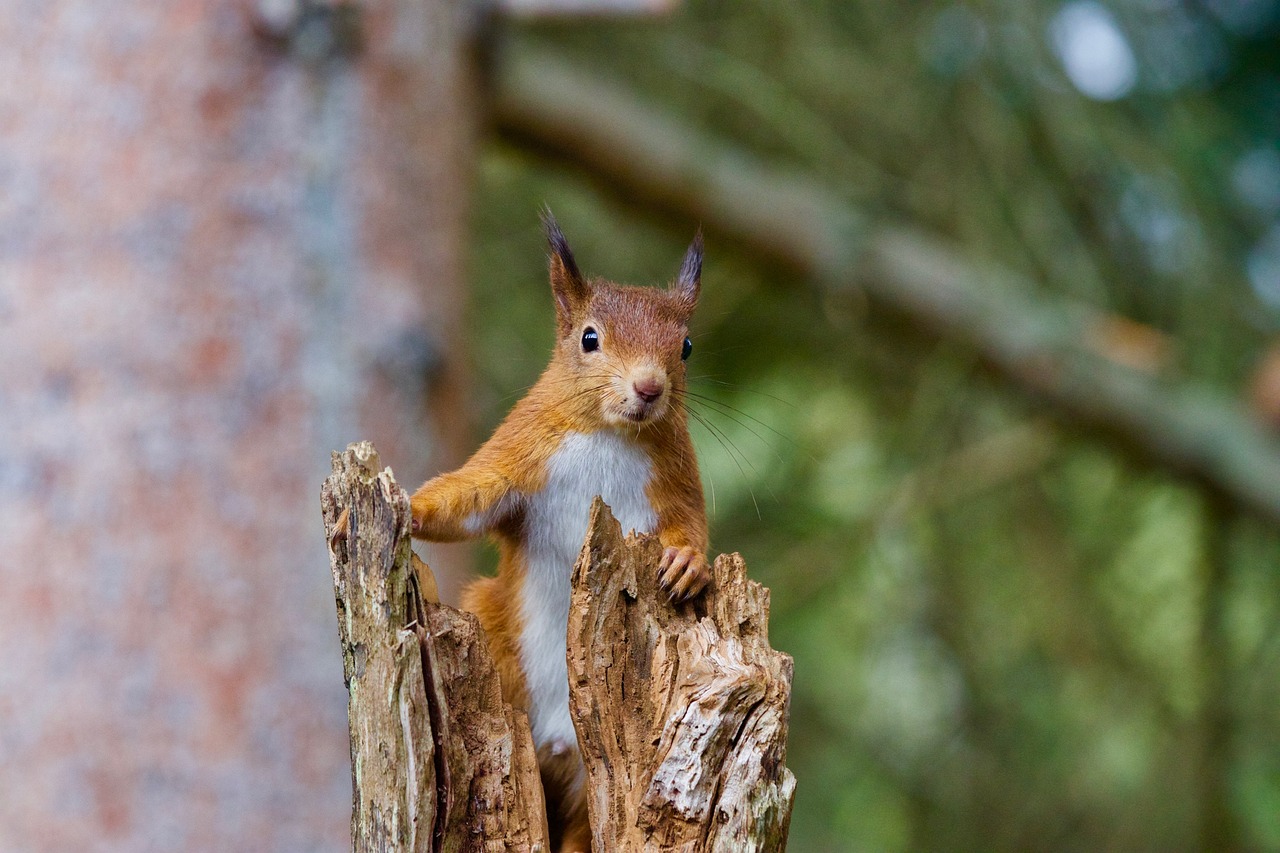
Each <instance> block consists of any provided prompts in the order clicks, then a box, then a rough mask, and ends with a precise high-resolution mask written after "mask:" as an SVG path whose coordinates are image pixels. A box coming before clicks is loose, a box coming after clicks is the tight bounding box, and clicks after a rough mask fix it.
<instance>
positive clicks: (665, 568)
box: [658, 546, 711, 602]
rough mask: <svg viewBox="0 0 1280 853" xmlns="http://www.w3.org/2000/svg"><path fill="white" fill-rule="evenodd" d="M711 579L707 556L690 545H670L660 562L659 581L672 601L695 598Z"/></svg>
mask: <svg viewBox="0 0 1280 853" xmlns="http://www.w3.org/2000/svg"><path fill="white" fill-rule="evenodd" d="M709 580H711V571H710V568H709V567H708V566H707V558H706V557H705V556H703V555H702V554H700V553H698V552H697V551H696V550H694V549H693V548H691V547H689V546H685V547H683V548H676V547H674V546H673V547H669V548H667V549H666V550H665V551H663V552H662V560H661V561H659V563H658V583H659V584H660V585H661V586H662V589H663V590H665V591H667V592H669V593H670V598H671V601H672V602H677V601H683V600H686V599H690V598H693V597H694V596H695V595H697V594H698V593H700V592H702V590H703V589H704V588H705V587H706V585H707V582H708V581H709Z"/></svg>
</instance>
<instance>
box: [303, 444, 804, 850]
mask: <svg viewBox="0 0 1280 853" xmlns="http://www.w3.org/2000/svg"><path fill="white" fill-rule="evenodd" d="M380 466H381V463H380V461H379V460H378V456H377V453H376V452H375V451H374V450H373V446H372V445H371V444H369V443H368V442H361V443H359V444H354V445H352V446H351V447H349V448H348V449H347V450H346V452H344V453H341V454H337V453H335V454H334V461H333V474H332V475H331V476H330V477H329V479H328V480H327V481H326V482H325V485H324V488H323V490H322V494H321V504H322V510H323V514H324V520H325V530H326V533H327V534H330V535H331V534H332V531H333V529H334V526H335V524H336V521H337V519H338V517H339V515H340V514H341V513H342V511H343V510H344V509H345V510H346V511H347V513H348V527H347V531H348V532H347V536H346V537H345V539H339V540H337V541H336V542H334V543H333V545H332V547H331V549H330V561H331V565H332V568H333V582H334V592H335V596H336V599H337V609H338V625H339V633H340V635H341V641H342V658H343V673H344V676H345V678H346V682H347V689H348V691H349V697H350V703H349V725H350V734H351V766H352V792H353V798H352V814H351V832H352V843H353V850H356V851H360V853H363V851H374V850H376V851H406V853H416V851H437V850H445V851H453V850H484V851H504V850H512V851H516V850H521V851H523V850H538V849H545V847H546V844H547V838H546V836H547V822H546V813H545V806H544V803H543V795H542V785H541V781H540V779H539V776H538V767H537V757H536V755H535V753H534V748H533V741H532V738H531V736H530V733H529V723H528V719H527V717H526V716H525V715H524V714H523V713H521V712H519V711H515V710H513V709H512V708H511V706H510V705H507V704H506V703H504V702H503V701H502V696H501V691H500V684H499V680H498V674H497V672H496V670H495V669H494V666H493V660H492V658H491V657H490V655H489V652H488V650H487V648H486V646H485V642H484V639H483V633H482V632H481V630H480V627H479V625H478V623H477V622H476V619H475V617H474V616H471V615H470V614H467V613H462V612H459V611H457V610H454V609H453V608H450V607H446V606H443V605H440V604H438V603H435V602H432V601H427V600H424V597H423V596H422V595H421V594H420V592H419V590H420V589H427V588H430V587H431V581H430V579H429V574H430V569H428V568H427V567H426V565H425V564H423V563H421V561H418V560H416V558H415V557H414V556H413V552H412V551H411V550H410V547H409V545H410V538H409V523H410V513H409V496H408V494H407V493H406V492H405V491H404V490H403V489H401V488H400V487H399V486H398V485H396V482H395V479H394V477H393V476H392V474H391V471H390V470H389V469H387V470H379V469H380ZM661 551H662V549H661V547H660V546H659V545H658V542H657V540H656V539H655V538H654V537H652V536H641V537H628V538H627V539H625V540H624V539H623V537H622V533H621V530H620V529H619V527H618V523H617V522H616V521H615V520H614V519H613V516H612V515H611V514H610V513H609V510H608V507H606V506H605V505H604V504H603V502H601V501H600V500H599V499H598V498H597V500H596V503H595V505H594V506H593V508H592V515H591V524H590V528H589V531H588V534H587V539H586V542H585V543H584V547H583V552H582V554H581V556H580V557H579V559H578V563H577V565H576V566H575V567H574V576H573V577H574V584H573V598H572V603H571V610H570V623H569V637H568V654H569V673H570V697H571V698H570V705H571V710H572V712H573V716H574V724H575V726H576V727H577V730H578V741H579V745H580V747H581V749H582V752H583V756H584V762H585V764H586V767H587V776H588V786H589V795H588V796H589V810H590V815H591V823H592V827H593V839H594V840H593V845H594V847H593V849H595V850H598V851H631V850H634V851H639V850H681V851H688V853H697V851H712V850H725V851H730V850H732V851H739V850H760V851H773V850H782V849H784V848H785V845H786V834H787V829H788V825H789V821H790V816H791V803H792V797H793V795H794V792H795V777H794V776H792V774H791V771H790V770H788V769H787V768H786V767H785V766H784V765H783V762H784V760H785V757H786V734H787V716H788V709H789V701H790V689H791V671H792V664H791V658H790V657H788V656H787V655H785V654H782V653H780V652H776V651H774V650H772V649H771V648H769V641H768V615H769V594H768V591H767V590H765V589H764V588H763V587H761V586H760V585H759V584H757V583H754V582H752V581H749V580H747V578H746V566H745V565H744V563H743V561H742V558H741V557H739V556H738V555H736V554H734V555H728V556H721V557H720V558H719V559H717V560H716V562H715V566H714V580H713V584H712V587H711V588H710V589H709V590H708V592H707V593H705V594H704V596H703V597H702V598H700V599H698V600H697V602H696V603H693V604H685V605H681V606H679V607H676V606H673V605H672V604H670V603H669V602H667V601H666V600H665V599H663V598H662V596H661V594H660V592H659V590H658V587H657V582H656V578H657V573H656V571H655V567H656V565H657V563H658V560H659V558H660V556H661Z"/></svg>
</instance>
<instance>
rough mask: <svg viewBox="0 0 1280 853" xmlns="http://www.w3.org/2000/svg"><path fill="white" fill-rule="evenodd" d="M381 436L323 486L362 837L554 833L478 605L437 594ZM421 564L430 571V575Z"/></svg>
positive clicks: (403, 845) (362, 844)
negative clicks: (380, 449)
mask: <svg viewBox="0 0 1280 853" xmlns="http://www.w3.org/2000/svg"><path fill="white" fill-rule="evenodd" d="M380 467H381V463H380V462H379V460H378V454H377V452H376V451H375V450H374V449H373V445H371V444H369V443H368V442H360V443H358V444H353V445H351V446H350V447H348V448H347V450H346V451H345V452H344V453H341V454H338V453H335V454H333V474H332V475H330V477H329V478H328V479H327V480H326V481H325V484H324V487H323V489H322V492H321V506H322V510H323V513H324V521H325V534H326V537H328V538H330V539H331V540H332V534H333V530H334V526H335V525H336V523H337V519H338V516H339V515H340V514H341V513H342V511H343V510H344V509H345V510H346V512H347V517H348V521H347V535H346V537H345V538H344V539H340V540H338V541H336V542H333V543H332V546H331V548H330V551H329V558H330V564H331V567H332V569H333V588H334V594H335V597H336V599H337V608H338V629H339V633H340V635H341V641H342V664H343V667H342V668H343V675H344V677H345V679H346V683H347V690H348V692H349V695H350V700H349V704H348V722H349V727H350V733H351V784H352V803H351V839H352V850H354V851H357V852H358V853H364V851H388V853H389V852H390V851H405V853H418V851H472V850H475V851H480V850H483V851H486V853H497V851H505V850H511V851H531V850H539V849H541V850H545V849H546V847H547V818H546V812H545V808H544V805H543V799H542V784H541V782H540V781H539V777H538V760H537V756H536V755H535V754H534V751H533V738H532V736H531V735H530V733H529V721H528V719H527V718H526V717H525V715H524V714H523V713H522V712H520V711H516V710H513V709H512V708H511V706H510V705H508V704H506V703H505V702H503V701H502V692H501V685H500V683H499V681H498V673H497V670H495V669H494V666H493V659H492V658H491V657H490V655H489V650H488V647H487V646H486V644H485V642H484V640H483V633H482V632H481V630H480V625H479V623H478V622H477V621H476V618H475V617H474V616H472V615H471V614H469V613H463V612H461V611H459V610H455V609H453V608H452V607H446V606H444V605H441V604H438V603H434V602H431V601H425V600H424V599H423V596H422V595H421V594H420V592H419V590H420V588H421V587H422V586H424V585H426V586H429V587H430V588H434V581H433V580H431V581H428V580H427V578H429V577H430V569H429V568H427V566H426V564H425V563H422V562H421V561H420V560H417V559H416V558H415V557H414V555H413V551H412V550H411V548H410V542H411V540H410V536H409V522H410V513H409V495H408V493H407V492H405V490H404V489H402V488H400V486H398V485H397V484H396V481H395V477H394V476H392V474H391V470H390V469H386V470H381V471H380V470H379V468H380ZM420 576H421V578H422V580H421V581H420V580H419V577H420Z"/></svg>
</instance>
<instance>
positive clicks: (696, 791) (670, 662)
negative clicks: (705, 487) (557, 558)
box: [568, 498, 795, 853]
mask: <svg viewBox="0 0 1280 853" xmlns="http://www.w3.org/2000/svg"><path fill="white" fill-rule="evenodd" d="M661 553H662V548H661V546H660V545H659V544H658V541H657V539H656V537H653V536H628V537H626V538H625V539H624V538H623V536H622V531H621V529H620V528H619V526H618V523H617V522H616V521H615V520H614V518H613V516H612V514H611V513H610V512H609V509H608V507H607V506H605V504H604V503H603V502H602V501H600V500H599V499H598V498H597V499H596V502H595V505H594V506H593V507H592V510H591V523H590V526H589V529H588V531H587V540H586V542H585V543H584V547H583V551H582V554H581V555H580V556H579V558H578V562H577V565H576V566H575V567H574V572H573V598H572V604H571V605H570V608H569V636H568V661H569V691H570V699H569V704H570V708H571V710H572V713H573V720H574V725H575V726H576V728H577V732H578V743H579V746H580V748H581V750H582V754H583V760H584V762H585V764H586V767H587V777H588V782H587V789H588V806H589V810H590V814H591V826H592V837H593V842H592V843H593V849H594V850H599V851H640V850H680V851H688V852H689V853H695V851H713V850H716V851H719V850H723V851H730V850H732V851H750V850H760V851H773V850H782V849H784V848H785V846H786V836H787V828H788V825H789V822H790V818H791V804H792V799H793V796H794V793H795V777H794V776H793V775H792V774H791V771H790V770H788V769H787V768H786V767H785V766H784V764H783V762H784V760H785V758H786V735H787V717H788V709H789V703H790V695H791V674H792V662H791V658H790V657H789V656H788V655H785V654H783V653H781V652H777V651H774V650H773V649H771V648H770V647H769V639H768V616H769V593H768V590H766V589H764V588H763V587H762V586H760V585H759V584H757V583H755V582H753V581H749V580H747V578H746V566H745V564H744V563H743V561H742V558H741V557H740V556H738V555H737V554H733V555H724V556H721V557H720V558H718V559H717V560H716V562H715V566H714V569H713V576H714V580H713V582H712V585H711V588H710V589H709V590H708V591H707V592H706V593H705V594H704V595H703V596H702V597H700V598H699V599H697V600H695V601H694V602H692V603H691V604H684V605H680V606H678V607H677V606H673V605H671V604H670V603H669V602H668V601H667V599H666V596H665V594H664V593H663V591H662V590H661V589H660V587H659V586H658V582H657V573H656V571H655V567H656V566H657V564H658V561H659V559H660V556H661Z"/></svg>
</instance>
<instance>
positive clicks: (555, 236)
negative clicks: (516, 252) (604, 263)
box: [542, 206, 590, 332]
mask: <svg viewBox="0 0 1280 853" xmlns="http://www.w3.org/2000/svg"><path fill="white" fill-rule="evenodd" d="M542 227H543V228H544V229H545V230H546V232H547V245H548V246H549V247H550V249H551V262H550V266H551V292H552V293H553V294H554V295H555V297H556V320H557V322H558V323H559V325H560V328H561V331H562V332H563V331H568V330H569V329H570V328H571V327H572V326H573V318H574V315H575V314H576V313H577V312H578V310H579V309H581V308H582V307H584V306H585V305H586V302H587V300H588V298H589V297H590V290H589V288H588V287H587V283H586V281H585V280H584V279H583V278H582V273H581V272H580V271H579V270H578V264H577V262H576V261H575V260H574V259H573V251H572V250H571V249H570V248H569V241H568V240H566V239H565V236H564V233H563V232H562V231H561V230H560V226H559V225H558V224H557V223H556V218H555V217H554V216H552V214H551V209H550V208H549V207H545V206H544V207H543V208H542Z"/></svg>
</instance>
